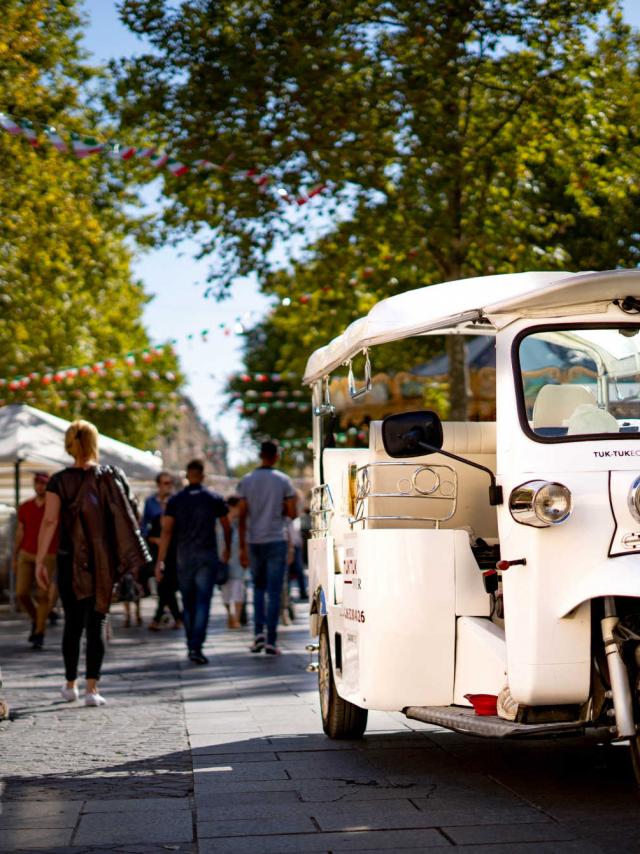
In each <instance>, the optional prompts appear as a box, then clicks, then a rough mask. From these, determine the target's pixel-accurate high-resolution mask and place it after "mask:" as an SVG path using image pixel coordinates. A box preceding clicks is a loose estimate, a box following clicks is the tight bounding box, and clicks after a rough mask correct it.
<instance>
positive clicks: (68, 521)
mask: <svg viewBox="0 0 640 854" xmlns="http://www.w3.org/2000/svg"><path fill="white" fill-rule="evenodd" d="M64 447H65V450H66V452H67V453H68V454H69V455H70V456H72V457H73V460H74V463H73V465H72V466H69V467H68V468H66V469H63V470H62V471H60V472H57V473H56V474H54V475H53V476H52V477H51V479H50V480H49V483H48V484H47V493H46V501H45V509H44V519H43V520H42V525H41V527H40V534H39V536H38V551H37V555H36V578H37V581H38V584H40V586H41V587H42V588H43V589H44V588H46V587H48V584H49V572H48V569H47V564H46V561H45V558H46V555H47V553H48V551H49V548H50V546H51V541H52V540H53V536H54V533H55V531H56V529H57V527H58V523H59V524H60V540H59V545H58V560H57V563H58V586H59V589H60V598H61V599H62V606H63V608H64V616H65V622H64V633H63V637H62V654H63V657H64V667H65V676H66V683H65V685H64V686H63V688H62V691H61V693H62V696H63V698H64V699H65V700H68V701H72V700H77V699H78V696H79V695H78V687H77V679H78V661H79V658H80V640H81V638H82V634H83V632H84V633H85V634H86V658H87V663H86V695H85V705H86V706H102V705H104V703H105V702H106V700H105V699H104V697H102V696H101V694H100V693H99V692H98V681H99V679H100V670H101V667H102V660H103V658H104V621H105V617H106V615H107V614H108V612H109V606H110V605H111V595H112V591H113V585H114V582H115V581H116V580H117V578H116V571H118V572H120V573H122V574H123V573H126V572H131V573H133V575H134V576H135V575H136V574H137V572H138V570H139V569H140V568H141V567H143V566H145V564H147V563H148V562H149V560H150V555H149V552H148V551H147V547H146V543H145V542H144V539H143V538H142V534H141V533H140V530H139V528H138V522H137V513H136V510H135V505H134V502H133V497H132V495H131V490H130V488H129V483H128V481H127V479H126V477H125V474H124V472H122V471H120V469H116V468H113V467H112V466H101V465H99V464H98V431H97V430H96V428H95V427H94V425H93V424H91V423H90V422H89V421H74V422H73V423H72V424H70V425H69V427H68V429H67V432H66V434H65V442H64Z"/></svg>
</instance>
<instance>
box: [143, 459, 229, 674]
mask: <svg viewBox="0 0 640 854" xmlns="http://www.w3.org/2000/svg"><path fill="white" fill-rule="evenodd" d="M187 481H188V484H187V486H186V487H185V488H184V489H183V490H182V491H181V492H179V493H178V494H177V495H174V496H172V497H171V498H170V499H169V501H168V502H167V508H166V510H165V515H164V516H163V517H162V535H161V537H160V546H159V548H158V562H157V564H156V578H157V579H158V580H160V579H161V578H162V574H163V572H164V560H165V557H166V555H167V550H168V548H169V543H170V542H171V538H172V537H175V541H176V563H177V568H178V587H179V589H180V594H181V595H182V607H183V620H184V628H185V632H186V635H187V647H188V649H189V659H190V660H191V661H192V662H193V663H194V664H207V662H208V659H207V658H206V656H205V655H203V653H202V647H203V645H204V642H205V639H206V636H207V625H208V624H209V609H210V607H211V596H212V595H213V587H214V585H215V580H216V574H217V570H218V564H219V558H218V546H217V542H216V519H219V520H220V524H221V525H222V530H223V532H224V544H225V547H224V552H223V554H222V562H223V563H228V562H229V551H230V548H231V526H230V525H229V519H228V517H227V512H228V509H229V508H228V507H227V504H226V502H225V500H224V499H223V498H222V496H221V495H218V494H217V493H215V492H210V491H209V490H208V489H205V487H204V483H203V481H204V465H203V463H202V462H201V461H200V460H191V462H190V463H189V465H188V466H187Z"/></svg>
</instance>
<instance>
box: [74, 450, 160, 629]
mask: <svg viewBox="0 0 640 854" xmlns="http://www.w3.org/2000/svg"><path fill="white" fill-rule="evenodd" d="M68 510H69V511H70V521H71V523H72V525H71V531H72V538H73V591H74V593H75V595H76V597H77V598H78V599H86V598H88V597H89V596H95V598H96V604H95V609H96V611H98V612H99V613H101V614H106V613H108V611H109V607H110V605H111V593H112V590H113V585H114V582H115V581H116V580H117V579H118V578H119V577H120V576H121V575H123V574H124V573H125V572H132V573H133V574H134V575H137V573H138V570H139V569H141V568H142V567H143V566H144V565H145V564H147V563H149V562H150V560H151V555H150V554H149V550H148V549H147V544H146V543H145V541H144V539H143V537H142V534H141V533H140V529H139V527H138V520H137V518H136V514H135V512H134V509H133V498H132V496H131V492H130V489H129V483H128V481H127V479H126V477H125V475H124V472H122V471H120V470H119V469H116V468H114V467H112V466H96V467H95V468H91V469H88V470H87V472H86V474H85V478H84V481H83V483H82V486H81V487H80V489H79V491H78V494H77V496H76V499H75V501H74V502H73V504H72V506H70V507H69V508H68Z"/></svg>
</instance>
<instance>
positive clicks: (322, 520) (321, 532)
mask: <svg viewBox="0 0 640 854" xmlns="http://www.w3.org/2000/svg"><path fill="white" fill-rule="evenodd" d="M333 513H334V504H333V496H332V495H331V489H330V487H329V484H328V483H322V484H320V486H314V487H313V489H312V490H311V502H310V504H309V515H310V516H311V529H310V531H309V534H310V536H311V537H312V538H313V539H320V538H321V537H326V536H327V533H328V531H329V528H330V526H331V519H332V518H333Z"/></svg>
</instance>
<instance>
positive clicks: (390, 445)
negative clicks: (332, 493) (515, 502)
mask: <svg viewBox="0 0 640 854" xmlns="http://www.w3.org/2000/svg"><path fill="white" fill-rule="evenodd" d="M443 441H444V438H443V435H442V422H441V421H440V418H439V417H438V414H437V413H436V412H432V411H431V410H429V409H424V410H421V411H419V412H399V413H398V414H397V415H387V417H386V418H385V419H384V421H383V422H382V443H383V445H384V449H385V451H386V452H387V454H388V455H389V456H390V457H394V458H395V459H400V458H402V457H419V456H421V455H425V454H434V453H440V454H442V455H443V456H444V457H449V459H451V460H457V461H458V462H459V463H464V465H466V466H471V467H472V468H474V469H479V470H480V471H483V472H485V473H486V474H487V475H488V476H489V481H490V484H491V485H490V486H489V504H491V506H492V507H495V506H497V505H498V504H502V487H501V486H499V485H498V484H497V483H496V476H495V475H494V473H493V472H492V471H491V469H489V468H487V467H486V466H482V465H480V463H475V462H473V461H472V460H466V459H465V458H464V457H459V456H458V454H452V453H451V452H450V451H444V450H443V449H442V444H443Z"/></svg>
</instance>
